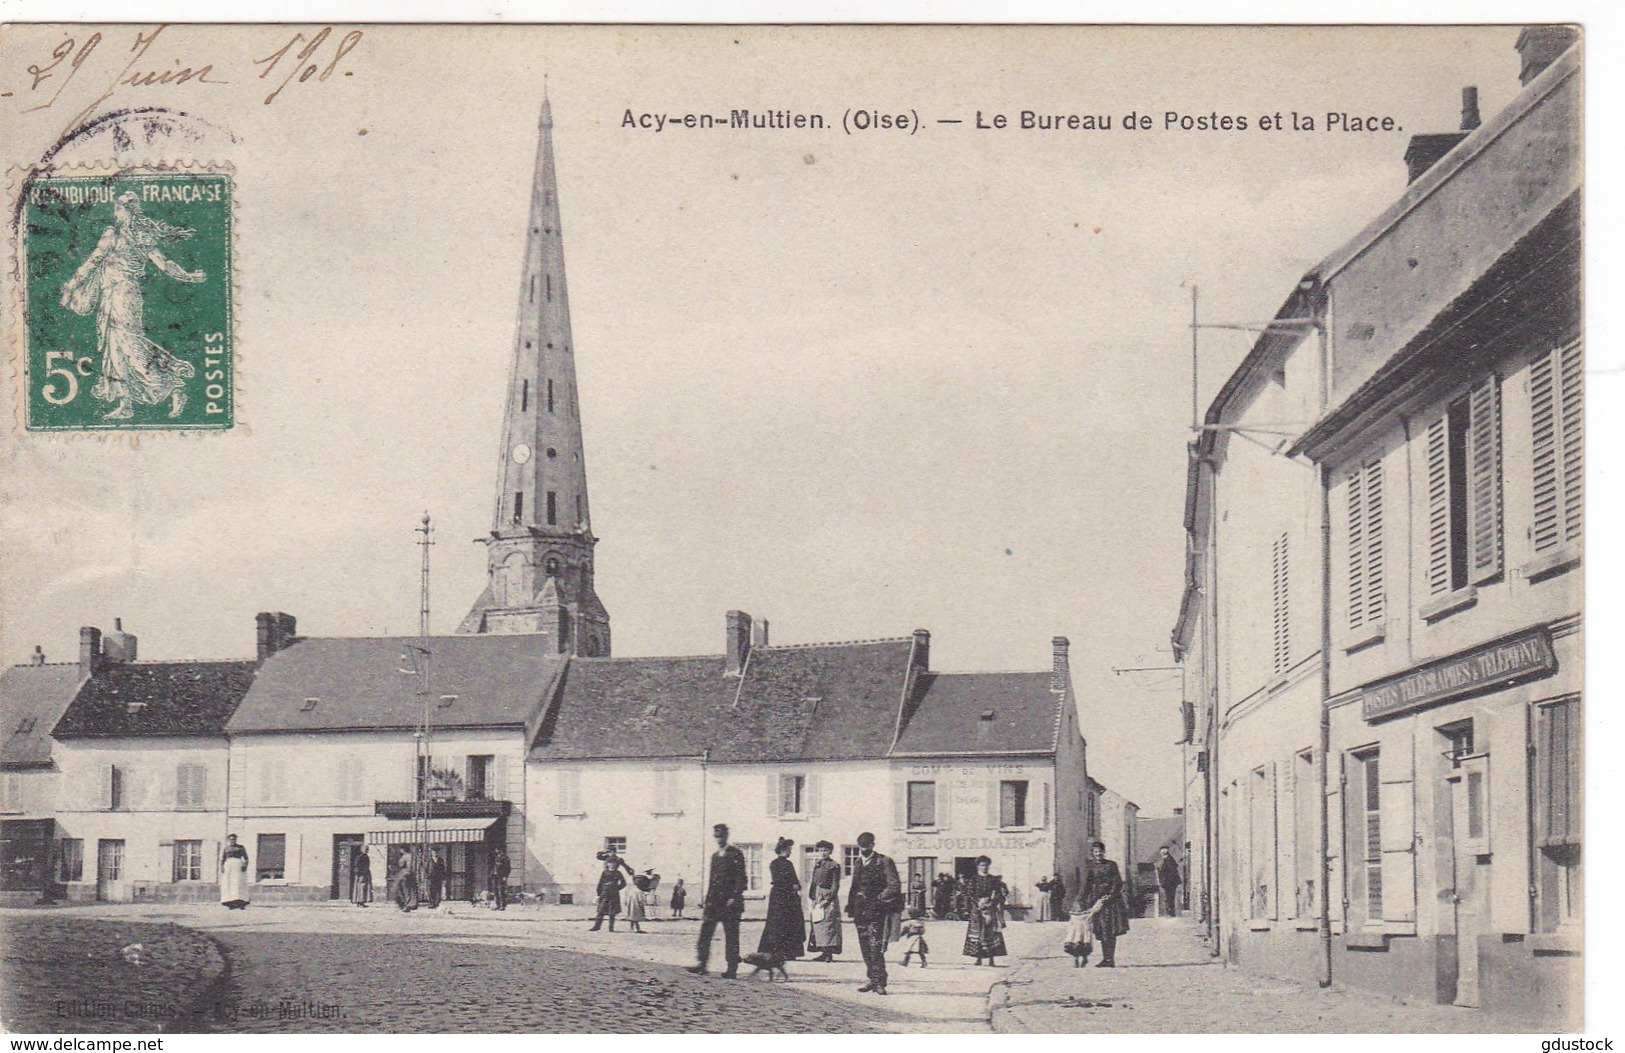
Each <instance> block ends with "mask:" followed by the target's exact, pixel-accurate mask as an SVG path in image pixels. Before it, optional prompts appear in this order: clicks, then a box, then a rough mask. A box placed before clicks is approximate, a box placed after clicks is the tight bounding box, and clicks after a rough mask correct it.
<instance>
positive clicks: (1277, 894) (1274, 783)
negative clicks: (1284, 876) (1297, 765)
mask: <svg viewBox="0 0 1625 1053" xmlns="http://www.w3.org/2000/svg"><path fill="white" fill-rule="evenodd" d="M1269 780H1270V781H1269V795H1270V807H1269V824H1270V836H1269V845H1270V860H1269V865H1268V866H1266V867H1265V868H1264V872H1265V873H1266V874H1267V875H1269V882H1270V894H1269V916H1270V917H1271V918H1272V919H1274V918H1279V917H1280V916H1281V766H1280V763H1279V762H1277V761H1270V770H1269Z"/></svg>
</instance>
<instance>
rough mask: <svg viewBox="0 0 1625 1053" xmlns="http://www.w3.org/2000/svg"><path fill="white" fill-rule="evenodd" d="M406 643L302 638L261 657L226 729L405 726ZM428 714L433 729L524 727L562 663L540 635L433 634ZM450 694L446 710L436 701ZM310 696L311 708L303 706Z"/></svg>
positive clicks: (410, 714)
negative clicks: (252, 683)
mask: <svg viewBox="0 0 1625 1053" xmlns="http://www.w3.org/2000/svg"><path fill="white" fill-rule="evenodd" d="M417 644H418V639H417V638H416V637H389V636H384V637H341V638H306V639H303V640H299V641H298V642H296V643H294V644H292V645H290V646H288V647H287V648H285V649H283V650H281V651H278V652H277V653H276V654H273V655H272V656H271V657H270V658H268V659H266V660H265V664H264V665H262V666H261V667H260V672H259V676H257V677H256V678H255V680H254V686H253V687H252V688H251V689H250V690H249V692H248V697H247V698H245V699H243V704H242V705H241V706H239V707H238V708H237V713H236V715H235V716H233V717H232V718H231V722H230V723H229V724H228V725H227V730H228V731H230V732H231V733H232V734H241V733H245V732H255V731H322V730H339V729H348V728H412V727H416V726H417V725H418V723H419V722H420V721H421V719H422V714H423V699H422V697H421V696H419V695H418V693H417V680H416V678H415V677H413V676H412V675H411V674H410V673H402V672H401V670H402V669H403V668H405V669H410V668H411V655H412V653H414V652H413V649H415V648H416V647H417ZM428 647H429V661H430V689H429V690H430V695H431V696H432V701H431V707H430V712H431V717H432V719H433V721H434V723H435V724H436V725H437V726H439V727H481V726H485V727H492V726H504V725H522V726H528V725H529V723H530V722H531V721H532V720H533V719H535V718H537V716H538V715H539V713H540V709H541V703H542V700H543V698H544V697H545V696H546V695H547V694H548V691H549V687H550V685H551V684H552V683H553V681H554V679H555V678H556V677H557V676H558V674H559V672H560V671H561V670H562V668H563V666H564V661H563V660H562V659H560V658H559V657H557V656H556V655H553V654H551V653H549V650H548V640H547V638H546V637H543V636H536V635H516V636H494V635H493V636H475V635H467V636H435V637H430V638H429V641H428ZM448 696H455V697H454V699H453V701H451V702H450V703H449V704H448V705H441V704H440V703H441V700H442V699H443V698H445V697H448ZM311 699H314V700H315V702H314V703H312V702H311V701H310V700H311Z"/></svg>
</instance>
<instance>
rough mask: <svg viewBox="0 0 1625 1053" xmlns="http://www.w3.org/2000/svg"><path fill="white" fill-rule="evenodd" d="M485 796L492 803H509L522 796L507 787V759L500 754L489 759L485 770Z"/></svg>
mask: <svg viewBox="0 0 1625 1053" xmlns="http://www.w3.org/2000/svg"><path fill="white" fill-rule="evenodd" d="M485 796H486V797H487V798H488V799H490V800H493V801H511V800H514V799H515V798H517V797H520V796H522V794H515V793H514V792H513V787H511V786H509V785H508V758H507V757H505V756H503V755H502V754H500V753H498V754H496V755H495V756H493V757H492V758H491V763H490V766H488V767H487V768H486V769H485Z"/></svg>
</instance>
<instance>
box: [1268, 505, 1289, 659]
mask: <svg viewBox="0 0 1625 1053" xmlns="http://www.w3.org/2000/svg"><path fill="white" fill-rule="evenodd" d="M1287 570H1288V566H1287V536H1286V534H1284V533H1283V534H1282V535H1281V536H1280V537H1278V538H1276V539H1275V542H1274V543H1273V544H1271V545H1270V639H1271V646H1272V648H1273V657H1272V658H1271V663H1270V668H1271V669H1272V670H1273V671H1274V672H1275V673H1277V674H1280V673H1284V672H1286V671H1287V670H1288V669H1290V668H1292V626H1291V623H1290V620H1289V619H1290V614H1291V612H1290V611H1289V610H1288V607H1287V603H1288V599H1289V596H1290V589H1289V585H1290V582H1289V581H1288V579H1287Z"/></svg>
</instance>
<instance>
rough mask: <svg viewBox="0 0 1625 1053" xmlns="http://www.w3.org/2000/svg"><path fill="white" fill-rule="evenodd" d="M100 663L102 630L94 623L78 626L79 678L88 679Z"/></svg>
mask: <svg viewBox="0 0 1625 1053" xmlns="http://www.w3.org/2000/svg"><path fill="white" fill-rule="evenodd" d="M101 665H102V631H101V630H100V629H98V628H96V627H95V626H94V625H84V626H81V627H80V628H79V678H80V679H81V680H86V679H89V678H90V677H92V676H94V675H95V674H96V670H98V669H100V668H101Z"/></svg>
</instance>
